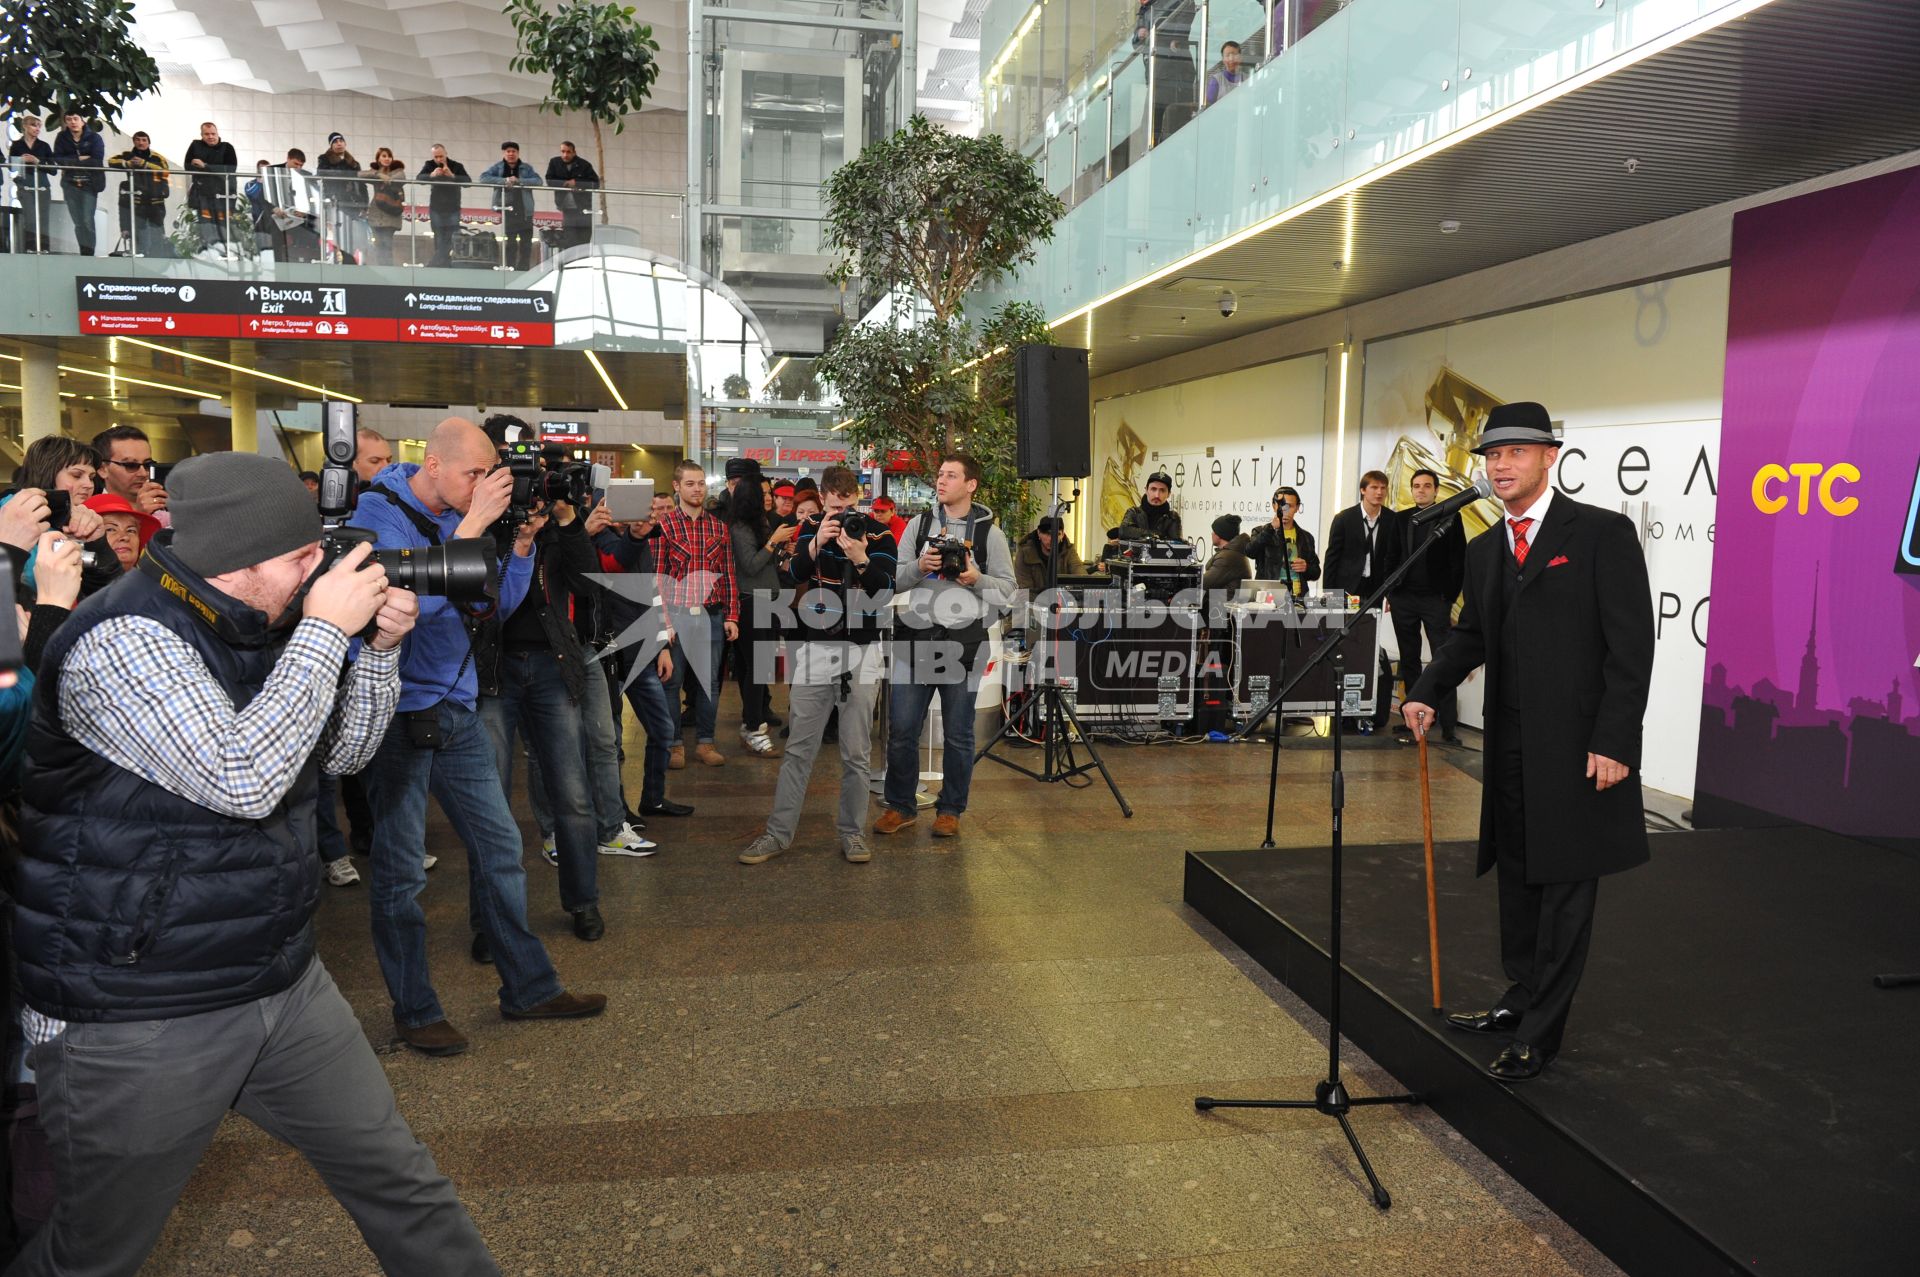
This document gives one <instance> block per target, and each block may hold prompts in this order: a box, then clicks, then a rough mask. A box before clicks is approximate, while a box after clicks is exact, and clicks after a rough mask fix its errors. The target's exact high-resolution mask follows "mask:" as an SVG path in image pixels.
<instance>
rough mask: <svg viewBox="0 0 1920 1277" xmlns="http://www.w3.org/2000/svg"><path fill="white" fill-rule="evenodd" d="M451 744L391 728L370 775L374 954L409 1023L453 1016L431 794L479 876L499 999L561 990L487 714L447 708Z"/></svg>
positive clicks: (533, 1001)
mask: <svg viewBox="0 0 1920 1277" xmlns="http://www.w3.org/2000/svg"><path fill="white" fill-rule="evenodd" d="M438 709H439V714H440V730H441V734H442V736H443V737H444V738H445V743H444V744H442V745H441V747H440V748H439V749H437V750H432V749H417V748H415V747H414V744H413V742H412V740H410V739H409V738H408V735H407V720H406V719H405V718H403V717H398V716H396V717H395V718H394V720H393V722H392V723H391V724H390V725H389V726H388V727H387V737H386V739H385V740H384V741H382V742H381V744H380V751H379V753H377V754H375V755H374V759H373V762H372V764H371V765H369V766H368V768H367V769H366V771H364V772H362V773H361V776H362V777H363V779H364V780H365V781H366V785H367V797H368V798H369V799H370V800H371V801H372V804H373V813H374V814H373V851H372V853H371V855H370V857H369V865H370V874H369V877H370V884H371V885H370V887H369V889H368V892H367V897H368V901H369V903H370V904H371V905H372V907H373V952H374V956H375V957H377V958H379V960H380V974H381V975H382V976H384V977H386V981H387V994H388V996H390V997H391V998H392V999H393V1018H394V1019H395V1020H396V1021H397V1022H398V1023H400V1024H402V1025H405V1026H407V1027H409V1028H419V1027H420V1026H421V1025H423V1024H432V1023H433V1022H434V1021H436V1020H444V1019H446V1012H445V1011H444V1010H443V1009H442V1008H441V1006H440V999H439V997H438V996H437V995H436V994H435V993H434V991H433V983H432V981H431V980H430V979H429V978H428V975H427V916H426V914H425V913H424V912H422V911H421V908H420V901H419V895H420V893H421V892H422V891H423V890H425V889H426V885H427V871H426V870H425V869H424V868H422V867H421V863H420V862H421V860H422V858H423V857H424V856H425V855H426V850H427V848H426V841H427V795H428V793H432V795H433V796H434V797H435V798H436V799H438V800H439V802H440V810H441V811H443V812H445V813H446V815H447V819H448V820H449V821H450V822H451V823H452V824H453V829H454V832H455V833H456V834H458V835H459V837H460V841H461V842H463V843H465V844H466V847H467V863H468V865H469V867H470V870H471V874H472V879H473V883H474V889H473V897H474V901H475V903H476V904H477V906H478V911H479V914H480V923H481V927H480V929H481V932H482V933H483V934H484V935H485V936H486V937H487V941H488V943H489V945H491V947H492V949H493V960H494V967H495V969H496V970H497V971H498V972H499V974H500V1005H501V1006H503V1007H505V1008H507V1009H508V1010H510V1011H524V1010H526V1009H527V1008H529V1007H533V1006H538V1005H539V1004H540V1003H542V1002H545V1001H547V1000H548V999H549V998H553V997H557V996H559V994H560V977H559V976H558V975H556V974H554V970H553V963H552V961H551V960H550V959H549V958H548V957H547V950H546V946H544V945H542V944H541V943H540V938H539V937H538V936H536V935H534V934H533V932H531V931H529V930H528V929H527V872H526V869H525V868H524V867H522V865H521V863H520V854H521V848H520V828H519V826H518V825H516V824H515V823H514V820H513V812H512V810H511V809H509V808H508V806H507V796H506V794H505V793H504V792H502V790H501V788H500V770H499V766H498V764H497V763H496V761H495V759H494V751H493V745H492V742H491V741H489V740H488V739H487V732H486V729H485V728H484V727H483V726H481V723H480V716H479V715H478V714H477V713H475V712H474V711H473V710H470V709H468V708H467V707H466V706H464V705H459V704H456V703H454V702H452V701H442V702H441V703H440V705H439V707H438Z"/></svg>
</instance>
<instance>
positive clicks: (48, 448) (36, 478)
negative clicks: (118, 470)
mask: <svg viewBox="0 0 1920 1277" xmlns="http://www.w3.org/2000/svg"><path fill="white" fill-rule="evenodd" d="M101 464H102V463H101V460H100V454H99V453H97V452H95V451H94V450H93V449H92V448H90V447H88V446H87V445H86V444H84V443H81V442H80V441H79V440H78V439H69V438H67V437H66V436H65V435H49V436H48V437H47V438H44V439H35V440H34V441H33V444H32V445H31V446H30V447H28V449H27V455H26V456H25V457H24V458H22V459H21V462H20V468H19V469H18V470H16V471H14V474H13V486H14V487H15V488H38V489H40V490H41V491H42V492H71V493H73V504H75V505H79V504H80V503H81V502H83V501H85V500H86V499H87V498H88V497H90V496H92V495H93V494H94V491H95V489H96V488H97V487H98V486H99V475H100V466H101ZM82 489H85V491H82Z"/></svg>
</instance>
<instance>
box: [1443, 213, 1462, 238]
mask: <svg viewBox="0 0 1920 1277" xmlns="http://www.w3.org/2000/svg"><path fill="white" fill-rule="evenodd" d="M1440 233H1441V234H1442V235H1458V234H1459V233H1460V223H1458V222H1456V221H1454V220H1453V219H1452V218H1451V217H1449V218H1448V219H1447V220H1446V221H1444V222H1442V223H1440Z"/></svg>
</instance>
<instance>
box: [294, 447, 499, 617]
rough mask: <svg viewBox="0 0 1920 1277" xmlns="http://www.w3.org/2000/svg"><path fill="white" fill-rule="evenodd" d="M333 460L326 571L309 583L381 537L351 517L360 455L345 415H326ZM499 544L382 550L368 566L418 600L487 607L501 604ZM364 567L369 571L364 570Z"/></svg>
mask: <svg viewBox="0 0 1920 1277" xmlns="http://www.w3.org/2000/svg"><path fill="white" fill-rule="evenodd" d="M323 438H324V441H325V447H326V454H327V460H326V465H324V466H323V467H321V470H320V524H321V532H320V544H321V546H322V551H323V552H322V554H321V557H320V567H319V570H318V571H316V572H315V573H314V575H313V577H312V578H309V582H311V581H312V580H317V579H318V578H319V575H320V573H321V572H326V571H330V570H331V569H332V567H333V565H334V564H336V563H338V562H339V561H340V560H341V559H342V558H343V557H345V556H346V555H347V554H348V553H349V552H351V551H352V549H353V547H354V546H356V545H362V544H365V545H374V544H375V543H376V542H377V540H378V537H377V536H376V535H375V534H374V533H372V532H369V531H368V530H366V529H365V528H350V527H348V526H347V525H346V521H347V516H348V515H349V514H351V513H353V506H354V501H355V498H356V497H357V495H358V494H357V491H356V484H355V483H354V473H353V458H354V453H355V452H356V451H357V450H358V449H359V446H360V445H359V440H358V439H357V438H356V437H355V431H354V423H353V418H352V417H351V416H348V415H346V414H344V413H332V412H329V413H327V414H326V426H325V430H324V434H323ZM494 554H495V551H494V544H493V542H492V541H490V540H488V539H487V538H485V537H477V538H475V539H473V540H470V541H455V542H452V543H451V544H448V545H430V546H404V545H403V546H398V547H395V548H393V549H386V550H382V549H378V548H376V549H375V550H374V552H373V553H372V554H371V555H369V556H368V558H367V562H368V563H378V564H379V565H380V566H381V567H383V568H385V569H386V571H387V580H388V581H389V582H391V583H392V584H393V585H394V586H395V587H397V588H399V589H402V590H411V591H413V592H414V593H415V594H421V595H432V596H444V597H445V598H448V599H451V600H453V601H454V602H455V603H485V602H487V601H489V600H492V599H497V598H499V595H500V584H499V576H498V574H497V573H496V572H495V570H494ZM362 566H364V565H362Z"/></svg>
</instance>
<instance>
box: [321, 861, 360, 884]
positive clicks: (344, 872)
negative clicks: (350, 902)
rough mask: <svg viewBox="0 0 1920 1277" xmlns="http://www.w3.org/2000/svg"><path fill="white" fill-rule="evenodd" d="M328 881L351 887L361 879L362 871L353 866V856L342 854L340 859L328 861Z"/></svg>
mask: <svg viewBox="0 0 1920 1277" xmlns="http://www.w3.org/2000/svg"><path fill="white" fill-rule="evenodd" d="M327 881H328V882H329V883H331V884H332V885H333V886H336V887H351V886H353V884H354V883H356V882H359V881H360V871H359V870H358V869H355V868H354V867H353V857H352V856H342V857H340V859H338V860H330V861H328V862H327Z"/></svg>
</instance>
